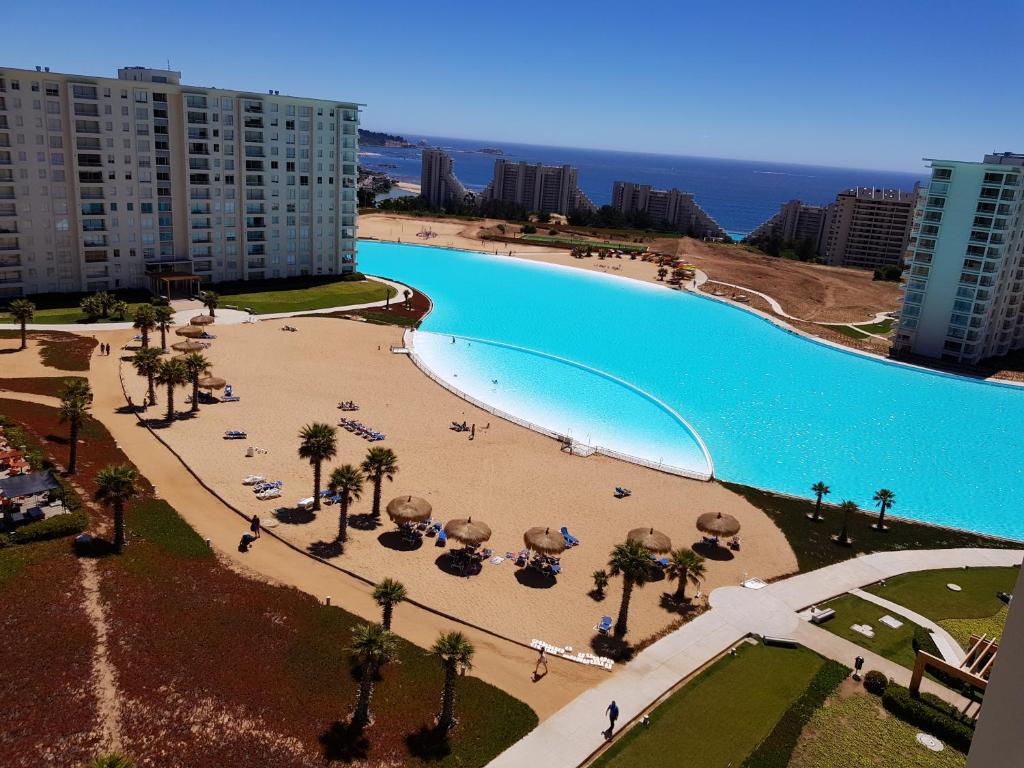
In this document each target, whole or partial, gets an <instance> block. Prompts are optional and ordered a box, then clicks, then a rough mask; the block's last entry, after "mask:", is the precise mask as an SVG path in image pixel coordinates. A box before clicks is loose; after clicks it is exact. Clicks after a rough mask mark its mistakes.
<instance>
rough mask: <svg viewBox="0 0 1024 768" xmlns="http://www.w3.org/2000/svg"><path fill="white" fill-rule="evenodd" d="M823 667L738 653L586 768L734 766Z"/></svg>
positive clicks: (793, 656) (798, 656) (804, 657)
mask: <svg viewBox="0 0 1024 768" xmlns="http://www.w3.org/2000/svg"><path fill="white" fill-rule="evenodd" d="M822 664H823V660H822V659H821V658H820V657H819V656H817V655H815V654H814V653H811V652H810V651H808V650H805V649H802V648H801V649H785V648H769V647H765V646H762V645H756V646H755V645H749V644H746V643H744V644H742V645H740V648H739V651H738V653H737V655H736V656H735V657H733V656H725V657H723V658H722V659H721V660H720V661H718V662H716V663H715V664H713V665H712V666H711V667H709V668H708V669H707V670H705V671H704V672H702V673H701V674H700V675H698V676H697V677H696V678H694V679H693V680H692V681H690V682H688V683H687V684H686V685H684V686H683V687H682V688H680V689H679V690H678V691H677V692H676V693H674V694H672V695H671V696H670V697H669V698H668V699H667V700H666V701H665V702H664V703H662V704H661V705H660V706H659V707H658V708H657V709H655V710H654V712H653V713H651V724H650V726H648V727H644V726H636V727H634V728H631V729H630V730H629V731H628V732H627V733H626V734H625V735H624V736H623V737H622V738H621V739H620V740H619V741H617V742H615V743H614V744H613V745H612V746H611V748H610V749H608V751H607V752H605V753H604V754H603V755H601V756H600V757H599V758H598V760H597V761H596V762H595V763H594V766H595V768H597V766H612V767H614V768H631V767H632V766H637V767H638V768H658V766H666V767H667V766H672V767H673V768H674V767H675V766H690V765H693V766H697V765H699V766H701V768H727V767H728V766H738V765H740V764H741V763H742V762H743V759H744V758H745V757H746V756H747V755H748V754H749V753H750V752H751V751H753V749H754V748H755V747H756V746H757V745H758V744H760V743H761V741H762V740H763V739H764V738H765V737H766V736H767V735H768V734H769V733H770V732H771V730H772V728H773V727H774V726H775V724H776V723H777V722H778V721H779V718H781V717H782V716H783V714H784V713H785V712H786V711H787V710H788V709H789V707H790V705H791V704H792V703H793V702H794V701H795V700H796V699H798V698H799V697H800V696H801V695H802V694H803V692H804V691H805V690H806V689H807V686H808V684H809V683H810V681H811V679H812V678H813V677H814V675H815V673H816V672H817V671H818V670H819V669H820V668H821V666H822Z"/></svg>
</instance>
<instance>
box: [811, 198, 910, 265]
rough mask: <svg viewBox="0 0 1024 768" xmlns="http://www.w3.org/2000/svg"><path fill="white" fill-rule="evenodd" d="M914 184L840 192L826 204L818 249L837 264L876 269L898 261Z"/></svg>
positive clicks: (904, 245) (906, 232)
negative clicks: (902, 186)
mask: <svg viewBox="0 0 1024 768" xmlns="http://www.w3.org/2000/svg"><path fill="white" fill-rule="evenodd" d="M917 194H918V191H917V187H916V186H915V188H914V189H913V190H911V191H910V192H905V191H903V190H901V189H876V188H873V187H856V188H854V189H848V190H846V191H845V192H840V193H839V194H838V195H836V201H835V202H834V203H832V204H831V205H829V206H828V208H827V209H826V211H827V213H826V216H825V221H824V223H823V227H822V236H821V239H822V245H823V248H822V249H821V253H822V255H823V256H825V262H826V263H827V264H831V265H833V266H836V267H856V268H859V269H876V268H878V267H885V266H895V265H898V264H899V263H900V259H902V258H903V254H904V253H905V252H906V249H907V242H908V241H909V238H910V224H911V220H912V219H913V214H914V206H915V205H916V204H917Z"/></svg>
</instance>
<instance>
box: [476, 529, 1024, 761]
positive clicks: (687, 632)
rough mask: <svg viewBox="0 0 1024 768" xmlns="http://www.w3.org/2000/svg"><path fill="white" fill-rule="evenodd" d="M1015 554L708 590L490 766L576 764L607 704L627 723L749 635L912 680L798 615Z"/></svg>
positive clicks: (936, 557) (915, 561) (908, 559)
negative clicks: (786, 641)
mask: <svg viewBox="0 0 1024 768" xmlns="http://www.w3.org/2000/svg"><path fill="white" fill-rule="evenodd" d="M1022 557H1024V551H1022V550H998V549H943V550H919V551H902V552H879V553H876V554H873V555H865V556H863V557H856V558H853V559H851V560H847V561H845V562H843V563H837V564H836V565H830V566H828V567H826V568H820V569H818V570H816V571H811V572H809V573H803V574H799V575H797V576H792V577H790V578H788V579H784V580H783V581H779V582H776V583H774V584H771V585H769V586H767V587H765V588H763V589H757V590H754V589H746V588H744V587H722V588H720V589H716V590H715V591H714V592H712V593H711V597H710V604H711V610H710V611H708V612H706V613H704V614H702V615H701V616H698V617H697V618H696V619H694V620H693V621H691V622H689V623H687V624H684V625H683V626H682V627H681V628H679V629H678V630H676V631H675V632H673V633H672V634H670V635H668V636H667V637H665V638H662V639H661V640H659V641H658V642H656V643H654V644H653V645H651V646H650V647H649V648H647V649H645V650H644V651H643V652H641V653H640V654H638V655H637V657H636V658H635V659H634V660H633V661H631V662H630V663H629V664H627V665H625V667H624V668H623V669H621V670H619V671H617V672H616V673H615V674H614V675H613V676H612V677H611V678H609V679H608V680H606V681H605V682H604V683H602V684H601V685H599V686H597V687H595V688H592V689H590V690H588V691H586V692H585V693H583V694H582V695H580V696H578V697H577V698H576V699H574V700H573V701H572V702H570V703H569V704H568V705H566V706H565V707H563V708H562V709H561V710H559V711H558V712H556V713H555V714H554V715H552V716H551V717H550V718H548V719H547V720H545V721H544V722H542V723H541V724H540V726H538V727H537V728H536V729H535V730H534V731H532V732H531V733H530V734H528V735H527V736H526V737H525V738H523V739H522V740H520V741H519V742H517V743H516V744H514V745H512V746H511V747H510V748H509V749H507V750H505V752H503V753H502V754H501V755H499V756H498V757H497V758H495V759H494V760H493V761H492V762H491V763H490V766H491V768H513V767H515V766H524V765H544V766H546V768H574V767H575V766H578V765H580V764H581V763H583V762H584V761H585V760H587V758H589V757H590V756H591V755H592V754H593V753H594V752H595V751H597V750H598V749H600V748H601V747H602V746H603V745H604V743H605V742H604V737H603V735H602V731H603V730H604V728H605V727H606V725H607V721H606V719H605V717H604V710H605V708H606V707H607V706H608V703H609V702H610V701H612V700H614V701H615V702H616V703H617V704H618V706H619V711H620V722H621V723H622V724H623V726H625V725H626V724H628V723H630V722H631V721H632V720H634V719H636V718H637V717H639V716H640V715H641V714H643V713H644V711H645V710H646V709H647V708H648V707H650V706H651V705H652V704H654V703H655V702H656V701H657V700H658V699H659V698H660V697H661V696H663V695H664V694H666V693H668V692H669V691H671V690H672V688H674V687H675V686H676V685H677V684H678V683H679V682H681V681H682V680H684V679H685V678H687V677H689V676H690V675H692V674H693V673H694V672H696V671H698V670H699V669H701V668H702V667H704V666H705V665H706V664H708V663H710V662H712V661H714V660H715V658H717V657H718V656H719V655H721V654H722V653H723V652H725V651H727V650H728V649H729V648H731V647H733V646H734V645H736V644H737V643H739V642H740V641H742V640H743V638H745V637H746V636H747V635H750V634H758V635H771V636H783V637H791V638H793V639H796V640H798V641H801V642H804V641H806V642H807V643H808V646H809V647H811V648H813V649H814V650H816V651H818V652H820V653H823V654H824V655H826V656H829V657H834V658H836V659H837V660H838V661H841V662H843V663H845V664H847V665H851V664H852V663H853V659H854V657H856V656H857V655H858V654H859V655H861V656H864V657H865V659H867V660H868V668H869V669H871V668H874V669H879V670H880V671H883V672H886V673H887V674H890V673H891V674H892V676H893V678H895V679H897V680H900V681H904V682H909V681H910V671H909V670H904V669H903V668H902V667H897V666H896V665H894V664H892V663H891V662H889V661H888V660H885V659H881V658H880V657H877V656H875V655H874V654H869V653H868V652H866V651H864V650H863V649H861V648H859V647H858V646H856V645H853V644H852V643H847V641H845V640H842V638H838V637H836V642H833V640H832V639H831V638H832V637H835V636H834V635H832V634H831V633H830V632H827V631H825V630H822V629H820V628H818V627H814V626H811V625H809V624H807V623H806V622H802V621H800V619H799V618H798V617H797V615H796V612H797V611H800V610H802V609H804V608H806V607H807V606H809V605H813V604H816V603H822V602H824V601H826V600H828V599H829V598H832V597H836V596H837V595H842V594H845V593H847V592H849V591H850V590H853V589H857V588H859V587H862V586H865V585H867V584H872V583H874V582H876V581H879V580H880V579H890V578H892V577H893V576H897V575H899V574H901V573H909V572H912V571H925V570H933V569H937V568H955V567H961V566H970V567H980V566H1012V565H1019V564H1020V562H1021V559H1022ZM838 641H841V642H838ZM904 673H905V677H904V676H903V675H904ZM928 690H931V688H930V687H929V688H928ZM946 693H947V694H948V693H949V692H946ZM949 695H953V694H949Z"/></svg>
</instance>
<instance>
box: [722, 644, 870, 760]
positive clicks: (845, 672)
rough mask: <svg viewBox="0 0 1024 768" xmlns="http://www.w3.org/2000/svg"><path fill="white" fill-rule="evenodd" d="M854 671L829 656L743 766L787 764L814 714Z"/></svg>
mask: <svg viewBox="0 0 1024 768" xmlns="http://www.w3.org/2000/svg"><path fill="white" fill-rule="evenodd" d="M849 674H850V668H849V667H844V666H843V665H842V664H840V663H838V662H835V661H831V660H827V661H825V663H824V664H822V666H821V669H819V670H818V672H817V673H816V674H815V675H814V677H813V678H812V679H811V682H810V683H809V684H808V686H807V690H805V691H804V692H803V694H801V696H800V698H799V699H797V700H796V701H794V702H793V704H792V705H790V707H789V709H787V710H786V712H785V714H783V715H782V717H781V718H779V722H777V723H776V724H775V727H774V728H772V731H771V733H769V734H768V735H767V736H766V737H765V739H764V741H762V742H761V743H760V744H758V745H757V748H756V749H755V750H754V751H753V752H752V753H750V755H749V756H748V757H747V759H746V760H744V761H743V766H742V768H786V766H788V765H789V761H790V759H791V758H792V756H793V750H794V749H795V748H796V743H797V740H798V739H799V738H800V734H801V732H802V731H803V729H804V726H805V725H807V721H808V720H810V719H811V715H813V714H814V713H815V711H816V710H817V709H818V708H819V707H820V706H821V705H822V704H824V703H825V699H827V698H828V697H829V696H831V695H832V692H833V691H835V689H836V688H838V687H839V684H840V683H842V682H843V680H845V679H846V678H847V677H848V676H849Z"/></svg>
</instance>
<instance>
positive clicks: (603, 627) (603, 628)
mask: <svg viewBox="0 0 1024 768" xmlns="http://www.w3.org/2000/svg"><path fill="white" fill-rule="evenodd" d="M594 629H596V630H597V631H598V632H600V633H601V634H602V635H607V634H608V633H609V632H611V631H612V617H611V616H602V617H601V623H600V624H598V625H597V626H596V627H594Z"/></svg>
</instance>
